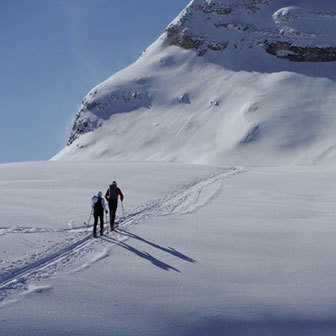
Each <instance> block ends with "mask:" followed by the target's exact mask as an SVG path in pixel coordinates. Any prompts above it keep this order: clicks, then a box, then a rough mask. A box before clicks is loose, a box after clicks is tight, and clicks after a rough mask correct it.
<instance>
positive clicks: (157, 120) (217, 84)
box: [53, 0, 336, 165]
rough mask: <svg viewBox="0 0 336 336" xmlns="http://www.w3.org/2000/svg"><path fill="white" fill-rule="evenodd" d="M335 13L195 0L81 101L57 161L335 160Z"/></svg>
mask: <svg viewBox="0 0 336 336" xmlns="http://www.w3.org/2000/svg"><path fill="white" fill-rule="evenodd" d="M335 12H336V4H335V3H334V2H331V1H320V2H316V1H296V3H295V6H293V4H292V2H291V1H279V0H273V1H266V0H263V1H252V0H244V1H243V0H241V1H233V0H230V1H224V0H223V1H220V0H217V1H205V0H204V1H201V0H194V1H192V2H191V3H190V4H189V6H188V7H187V8H186V9H185V10H184V11H182V13H181V14H180V15H179V16H178V17H177V18H176V19H175V20H174V21H173V22H172V23H171V24H170V25H169V26H168V27H167V29H166V31H165V32H164V33H163V34H162V35H161V36H160V37H159V39H158V40H157V41H155V42H154V43H153V44H152V45H151V46H150V47H149V48H148V49H147V50H146V51H145V52H144V53H143V55H142V56H141V57H140V58H139V59H138V60H137V61H136V62H135V63H134V64H132V65H130V66H129V67H128V68H126V69H124V70H122V71H120V72H119V73H117V74H115V75H113V76H112V77H110V78H108V79H107V80H106V81H105V82H103V83H101V84H99V85H98V86H97V87H95V88H93V89H92V90H91V91H90V92H89V94H88V95H87V96H86V97H85V98H84V99H83V101H82V104H81V106H80V109H79V111H78V113H77V115H76V118H75V122H74V125H73V131H72V134H71V136H70V140H69V143H68V146H66V147H65V148H64V149H63V150H62V151H61V152H60V153H58V154H57V155H56V156H55V157H54V158H53V159H54V160H58V159H71V160H73V159H76V160H82V159H111V158H113V159H118V160H119V159H120V160H133V161H138V160H142V161H143V160H148V161H153V160H155V161H177V162H187V163H202V164H217V165H227V164H241V165H250V164H252V165H265V164H266V165H274V164H275V165H279V164H288V163H300V164H301V163H304V164H311V163H316V162H321V161H334V159H335V153H336V152H335V148H336V147H335V140H334V132H333V130H334V128H335V122H336V118H335V113H334V111H335V93H336V87H335V73H336V71H335V70H336V65H335V64H336V63H335V62H334V61H335V60H336V56H335V55H336V52H335V50H336V49H335V48H336V47H335V46H336V41H335V35H334V34H333V32H334V31H335V27H336V16H335Z"/></svg>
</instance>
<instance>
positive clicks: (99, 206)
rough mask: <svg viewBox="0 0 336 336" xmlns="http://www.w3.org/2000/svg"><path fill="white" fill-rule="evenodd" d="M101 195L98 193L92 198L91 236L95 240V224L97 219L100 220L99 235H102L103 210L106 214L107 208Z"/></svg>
mask: <svg viewBox="0 0 336 336" xmlns="http://www.w3.org/2000/svg"><path fill="white" fill-rule="evenodd" d="M102 195H103V193H102V192H101V191H99V192H98V194H97V196H96V195H95V196H93V197H92V208H93V217H94V224H93V236H94V237H95V238H97V224H98V217H99V219H100V235H101V236H102V235H103V234H104V210H105V213H106V214H107V207H106V203H105V200H104V198H103V197H102Z"/></svg>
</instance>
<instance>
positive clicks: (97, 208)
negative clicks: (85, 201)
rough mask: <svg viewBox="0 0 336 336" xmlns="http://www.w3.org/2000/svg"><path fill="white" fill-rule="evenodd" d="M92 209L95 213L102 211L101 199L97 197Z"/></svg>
mask: <svg viewBox="0 0 336 336" xmlns="http://www.w3.org/2000/svg"><path fill="white" fill-rule="evenodd" d="M93 208H94V210H95V211H97V212H101V211H103V205H102V198H101V197H97V202H96V203H95V205H94V206H93Z"/></svg>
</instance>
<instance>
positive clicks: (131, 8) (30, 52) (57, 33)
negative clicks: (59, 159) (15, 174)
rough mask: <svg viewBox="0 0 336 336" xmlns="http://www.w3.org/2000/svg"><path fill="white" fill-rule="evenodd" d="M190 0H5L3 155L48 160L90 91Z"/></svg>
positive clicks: (1, 12)
mask: <svg viewBox="0 0 336 336" xmlns="http://www.w3.org/2000/svg"><path fill="white" fill-rule="evenodd" d="M188 3H189V0H1V6H0V46H1V47H0V50H1V54H0V60H1V62H0V101H1V106H0V116H1V123H0V162H1V163H3V162H13V161H14V162H15V161H31V160H47V159H49V158H50V157H51V156H53V155H54V154H56V153H57V152H58V151H59V150H60V149H62V148H63V147H64V146H65V145H66V142H67V139H68V136H69V133H70V130H71V126H72V120H73V117H74V115H75V113H76V111H77V109H78V107H79V105H80V102H81V100H82V98H83V97H84V96H85V95H86V94H87V93H88V91H89V90H90V89H91V88H92V87H94V86H95V85H97V84H98V83H100V82H101V81H103V80H105V79H106V78H108V77H109V76H111V75H112V74H113V73H115V72H116V71H118V70H120V69H122V68H124V67H125V66H127V65H129V64H130V63H132V62H133V61H135V60H136V59H137V58H138V56H139V55H140V53H141V52H142V51H143V50H144V49H145V48H146V47H148V45H149V44H151V43H152V42H153V41H154V40H155V39H156V38H157V37H158V36H159V35H160V34H161V33H162V32H163V30H164V28H165V27H166V26H167V25H168V24H169V23H170V22H171V21H172V20H173V19H174V18H175V17H176V15H177V14H178V13H179V12H180V11H181V10H182V9H183V8H184V7H185V6H186V5H187V4H188Z"/></svg>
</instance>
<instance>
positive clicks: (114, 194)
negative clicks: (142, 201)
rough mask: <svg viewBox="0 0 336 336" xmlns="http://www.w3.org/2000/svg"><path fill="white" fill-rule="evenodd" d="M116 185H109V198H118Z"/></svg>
mask: <svg viewBox="0 0 336 336" xmlns="http://www.w3.org/2000/svg"><path fill="white" fill-rule="evenodd" d="M117 189H118V188H117V186H116V185H115V184H111V185H110V191H109V200H117V199H118V190H117Z"/></svg>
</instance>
